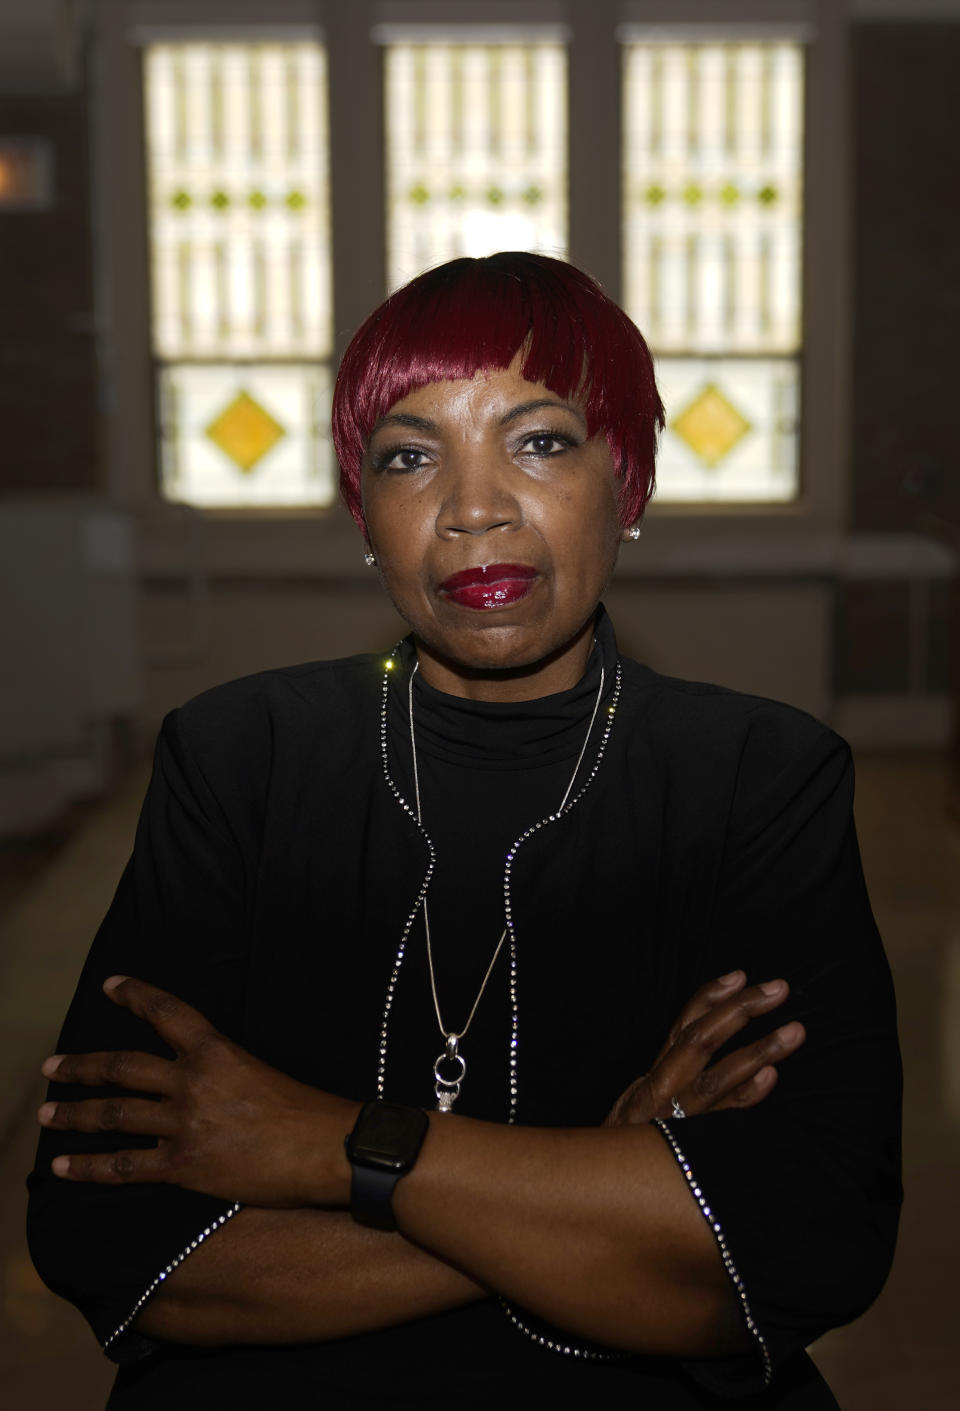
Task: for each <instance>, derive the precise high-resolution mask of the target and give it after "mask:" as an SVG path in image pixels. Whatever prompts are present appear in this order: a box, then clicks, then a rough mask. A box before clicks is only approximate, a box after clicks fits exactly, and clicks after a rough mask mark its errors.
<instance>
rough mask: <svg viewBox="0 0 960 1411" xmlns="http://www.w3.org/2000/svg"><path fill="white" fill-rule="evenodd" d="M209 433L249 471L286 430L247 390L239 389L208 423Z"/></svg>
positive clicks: (233, 458) (214, 442) (226, 452)
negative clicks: (230, 400)
mask: <svg viewBox="0 0 960 1411" xmlns="http://www.w3.org/2000/svg"><path fill="white" fill-rule="evenodd" d="M207 435H208V436H209V438H210V440H211V441H212V442H213V444H214V445H215V446H219V447H220V450H221V451H222V452H223V453H224V455H225V456H229V457H230V459H231V460H232V461H233V463H234V465H236V466H239V468H240V469H241V470H243V471H249V470H252V469H253V467H254V466H255V465H256V464H257V461H259V460H260V459H261V458H262V457H263V456H265V455H266V454H267V452H268V451H269V450H270V449H271V447H273V446H275V445H276V443H277V442H278V441H279V440H280V437H281V436H284V435H286V433H285V431H284V429H283V427H282V426H281V425H280V423H279V422H278V421H275V420H274V419H273V417H272V416H271V415H270V413H269V412H268V411H265V410H264V408H263V407H261V405H260V403H259V402H257V401H255V400H254V398H253V397H251V396H250V394H249V393H248V392H238V393H237V395H236V397H234V399H233V401H232V402H231V403H230V405H229V406H228V407H224V409H223V411H222V412H221V413H220V415H219V416H218V417H216V418H215V419H214V420H213V421H212V422H211V423H210V425H209V426H208V427H207Z"/></svg>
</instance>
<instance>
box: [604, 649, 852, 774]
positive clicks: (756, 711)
mask: <svg viewBox="0 0 960 1411" xmlns="http://www.w3.org/2000/svg"><path fill="white" fill-rule="evenodd" d="M623 670H624V698H625V703H628V704H629V709H630V719H631V728H632V731H633V734H634V738H635V739H638V738H642V739H643V740H644V741H645V742H647V743H648V744H649V747H650V750H651V751H652V752H654V753H655V754H656V755H657V756H658V757H660V758H661V759H662V760H664V761H669V764H670V766H672V767H673V769H680V770H681V771H682V772H684V773H689V774H691V775H695V776H696V777H697V779H698V780H700V781H701V782H702V783H703V784H706V783H707V781H708V780H709V779H710V777H711V776H714V777H717V778H718V781H719V778H720V777H722V778H723V780H724V781H725V783H726V784H727V785H728V787H730V788H732V789H733V790H734V791H735V793H736V795H737V796H738V798H739V799H740V800H741V801H744V800H747V799H751V798H754V799H755V798H757V797H758V796H763V795H769V794H770V793H771V792H773V793H783V792H784V791H786V792H787V793H791V792H793V791H794V790H795V789H797V788H800V787H801V786H802V784H803V782H804V781H805V780H810V779H812V778H814V777H819V778H820V779H821V780H822V782H823V784H824V786H825V787H828V788H831V787H836V786H837V785H838V784H839V783H840V782H841V780H844V779H849V780H851V786H852V765H851V763H850V751H849V747H848V745H847V743H846V741H845V740H843V739H842V738H841V737H840V736H839V735H837V734H836V732H835V731H833V730H831V728H830V727H829V726H828V725H825V724H824V723H823V721H821V720H817V719H816V717H814V716H812V715H810V714H808V713H807V712H806V711H803V710H799V709H797V708H796V707H795V706H791V705H786V704H785V703H783V702H781V701H773V700H768V699H766V698H765V697H763V696H752V695H748V694H746V693H744V692H741V691H733V690H729V689H727V688H725V687H723V686H715V685H711V684H708V683H706V682H700V681H683V680H679V679H678V678H675V677H670V676H661V675H659V674H658V673H657V672H655V671H652V670H650V668H649V667H646V666H642V665H640V664H639V663H638V662H634V661H630V660H629V659H624V661H623Z"/></svg>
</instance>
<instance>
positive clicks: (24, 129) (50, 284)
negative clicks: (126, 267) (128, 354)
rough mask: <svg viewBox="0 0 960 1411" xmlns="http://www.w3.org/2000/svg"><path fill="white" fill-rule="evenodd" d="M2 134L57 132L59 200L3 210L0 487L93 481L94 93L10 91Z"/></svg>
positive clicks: (1, 108)
mask: <svg viewBox="0 0 960 1411" xmlns="http://www.w3.org/2000/svg"><path fill="white" fill-rule="evenodd" d="M0 136H3V137H21V136H22V137H45V138H48V139H50V141H51V142H52V143H53V154H54V183H55V201H54V205H53V207H52V209H50V210H46V211H9V212H0V329H2V335H0V426H2V427H3V436H2V441H0V490H4V491H31V492H36V491H41V492H43V491H48V490H85V489H91V488H93V487H94V486H95V484H96V479H97V470H96V439H97V405H98V398H97V378H96V365H95V347H94V338H93V323H92V311H93V287H92V279H93V276H92V257H91V228H90V184H89V154H88V132H87V111H86V100H85V98H84V96H83V94H76V93H68V94H56V95H44V96H42V97H39V96H37V97H35V96H24V97H19V96H16V97H15V96H12V95H4V96H2V97H0ZM115 199H117V200H122V199H123V193H122V192H117V193H116V197H115Z"/></svg>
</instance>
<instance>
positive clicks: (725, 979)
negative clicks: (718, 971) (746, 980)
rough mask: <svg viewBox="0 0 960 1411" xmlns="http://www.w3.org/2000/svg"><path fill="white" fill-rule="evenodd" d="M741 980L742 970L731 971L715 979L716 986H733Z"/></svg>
mask: <svg viewBox="0 0 960 1411" xmlns="http://www.w3.org/2000/svg"><path fill="white" fill-rule="evenodd" d="M742 979H743V971H742V970H731V971H730V973H729V975H721V976H719V978H718V979H717V984H718V985H733V984H736V982H737V980H742Z"/></svg>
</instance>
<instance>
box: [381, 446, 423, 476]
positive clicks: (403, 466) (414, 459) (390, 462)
mask: <svg viewBox="0 0 960 1411" xmlns="http://www.w3.org/2000/svg"><path fill="white" fill-rule="evenodd" d="M425 462H426V452H425V451H421V450H419V449H418V448H417V447H416V446H389V447H387V448H386V449H384V450H382V451H378V452H377V453H376V455H375V456H374V458H373V464H374V466H375V468H376V469H377V470H399V471H404V470H419V469H420V468H421V466H423V465H424V464H425Z"/></svg>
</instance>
